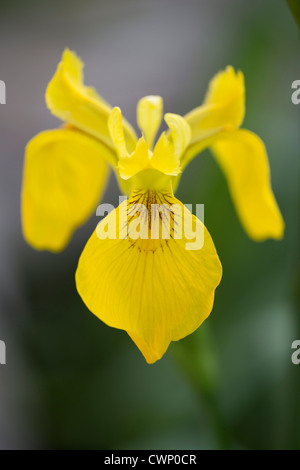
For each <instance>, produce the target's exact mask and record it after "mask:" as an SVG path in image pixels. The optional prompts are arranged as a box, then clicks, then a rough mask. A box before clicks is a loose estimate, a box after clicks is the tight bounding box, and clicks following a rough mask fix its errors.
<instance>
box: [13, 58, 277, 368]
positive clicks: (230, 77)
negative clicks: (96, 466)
mask: <svg viewBox="0 0 300 470" xmlns="http://www.w3.org/2000/svg"><path fill="white" fill-rule="evenodd" d="M82 71H83V63H82V62H81V60H80V59H79V57H77V56H76V55H75V54H74V53H73V52H71V51H70V50H65V52H64V53H63V56H62V60H61V62H60V63H59V65H58V68H57V71H56V73H55V75H54V77H53V78H52V80H51V82H50V83H49V85H48V88H47V91H46V103H47V106H48V108H49V109H50V111H51V112H52V113H53V114H54V115H55V116H57V117H58V118H59V119H61V120H62V121H63V122H64V125H63V126H62V127H61V128H59V129H55V130H48V131H45V132H41V133H40V134H38V135H37V136H36V137H34V138H33V139H32V140H31V141H30V142H29V143H28V145H27V147H26V155H25V164H24V176H23V189H22V224H23V233H24V237H25V239H26V240H27V242H28V243H29V244H30V245H31V246H33V247H34V248H36V249H47V250H50V251H53V252H58V251H60V250H62V249H63V248H64V247H65V246H66V244H67V243H68V241H69V239H70V237H71V235H72V233H73V232H74V230H75V229H76V228H77V227H78V226H80V225H81V224H83V223H84V222H85V221H86V220H87V219H88V217H89V216H90V215H91V214H92V213H93V211H94V210H95V208H96V206H97V204H98V203H99V199H100V197H101V194H102V193H103V190H104V188H105V184H106V181H107V178H108V174H109V167H112V168H113V170H114V171H115V174H116V176H117V179H118V182H119V185H120V188H121V189H122V191H123V192H124V193H125V194H128V195H129V199H128V200H125V201H124V202H123V203H122V204H121V205H120V206H119V207H118V208H117V209H115V210H114V211H112V212H110V214H109V215H108V216H107V217H106V218H104V219H103V220H102V221H101V222H100V223H99V225H98V227H97V229H96V230H95V232H94V233H93V235H92V236H91V238H90V240H89V241H88V243H87V245H86V247H85V248H84V250H83V253H82V255H81V257H80V260H79V264H78V269H77V272H76V284H77V289H78V292H79V294H80V295H81V297H82V299H83V301H84V302H85V304H86V305H87V307H88V308H89V309H90V310H91V311H92V312H93V313H94V314H95V315H96V316H97V317H99V318H100V319H101V320H102V321H104V322H105V323H106V324H107V325H109V326H112V327H115V328H119V329H123V330H125V331H127V333H128V334H129V335H130V337H131V338H132V339H133V341H134V342H135V343H136V345H137V346H138V348H139V349H140V350H141V352H142V354H143V355H144V357H145V359H146V361H147V362H148V363H153V362H155V361H157V360H158V359H160V358H161V357H162V356H163V354H164V353H165V351H166V350H167V348H168V346H169V344H170V342H171V341H176V340H179V339H181V338H183V337H185V336H186V335H188V334H190V333H192V332H193V331H194V330H195V329H197V328H198V327H199V326H200V324H201V323H202V322H203V321H204V320H205V319H206V318H207V317H208V315H209V314H210V312H211V309H212V305H213V300H214V292H215V289H216V287H217V286H218V284H219V282H220V280H221V276H222V267H221V263H220V260H219V258H218V255H217V252H216V249H215V246H214V244H213V241H212V239H211V237H210V235H209V233H208V231H207V230H206V228H205V227H204V226H203V225H202V223H201V222H200V221H199V220H198V219H196V217H195V216H192V215H191V213H190V212H188V214H189V217H190V219H191V220H192V221H193V223H198V224H201V226H202V228H203V231H204V244H203V247H202V248H201V249H198V250H187V249H186V246H185V242H186V239H185V238H184V237H176V236H175V232H176V230H177V227H176V226H175V223H174V221H173V225H172V227H171V236H170V237H169V239H165V238H163V237H162V236H161V235H160V237H159V238H158V239H155V240H149V239H142V238H141V239H140V240H136V239H133V238H132V237H131V236H129V237H125V238H122V237H109V236H108V237H106V238H103V237H102V239H101V237H99V236H98V235H99V233H100V232H105V230H106V227H107V226H109V223H110V222H111V221H113V218H114V217H116V216H117V215H119V214H120V212H121V210H122V209H124V208H125V213H126V217H128V219H130V208H132V206H133V205H134V204H136V203H142V204H144V205H145V206H146V207H150V205H151V204H157V205H158V206H160V205H162V204H165V205H166V206H167V207H171V205H173V204H177V205H178V206H179V207H181V208H183V204H182V203H181V202H180V201H178V200H177V199H176V198H175V197H174V191H175V189H176V188H177V185H178V182H179V178H180V174H181V172H182V171H183V170H184V168H185V167H186V165H187V164H188V163H189V162H190V160H191V159H192V158H194V157H195V156H196V155H198V154H199V153H200V152H201V151H202V150H203V149H205V148H207V147H209V148H210V149H211V150H212V153H213V155H214V157H215V158H216V160H217V162H218V163H219V164H220V166H221V168H222V170H223V171H224V174H225V176H226V178H227V180H228V184H229V188H230V193H231V196H232V200H233V203H234V205H235V207H236V210H237V212H238V215H239V217H240V220H241V223H242V224H243V226H244V229H245V230H246V232H247V233H248V235H249V236H250V237H251V238H253V239H254V240H257V241H261V240H265V239H267V238H275V239H280V238H281V237H282V235H283V231H284V223H283V220H282V217H281V214H280V211H279V209H278V206H277V203H276V200H275V198H274V195H273V192H272V189H271V184H270V174H269V166H268V158H267V154H266V150H265V147H264V144H263V142H262V141H261V140H260V138H259V137H258V136H257V135H255V134H253V133H252V132H250V131H248V130H245V129H240V126H241V123H242V121H243V118H244V113H245V88H244V77H243V74H242V73H241V72H238V73H236V72H235V71H234V69H233V68H232V67H227V68H226V69H225V70H224V71H222V72H220V73H218V74H217V75H216V76H215V77H214V78H213V80H212V81H211V83H210V85H209V89H208V92H207V95H206V97H205V100H204V103H203V104H202V106H200V107H198V108H196V109H194V110H193V111H191V112H190V113H188V114H187V115H186V116H184V117H181V116H179V115H176V114H170V113H169V114H165V115H164V119H165V121H166V124H167V126H168V130H167V131H166V132H163V133H162V134H161V136H160V137H159V139H158V140H157V142H156V144H155V145H154V143H155V137H156V133H157V131H158V129H159V128H160V125H161V121H162V116H163V103H162V99H161V97H159V96H146V97H144V98H142V99H141V100H140V101H139V103H138V106H137V122H138V126H139V128H140V130H141V132H142V137H141V138H140V139H138V138H137V136H136V133H135V131H134V129H133V128H132V127H131V125H130V124H129V123H128V122H127V121H126V120H125V119H123V118H122V115H121V111H120V109H119V108H111V106H110V105H109V104H107V103H106V102H105V101H104V100H103V99H102V98H101V97H100V96H99V95H98V94H97V92H96V91H95V90H94V89H93V88H90V87H86V86H85V85H84V84H83V73H82ZM150 210H151V209H150ZM183 210H184V209H183ZM131 218H132V217H131ZM140 223H141V225H143V222H141V220H140ZM160 223H161V222H160ZM145 224H148V221H147V222H146V221H145V222H144V225H145ZM145 228H146V231H147V230H148V228H149V227H148V226H147V227H144V229H145ZM141 232H142V227H141Z"/></svg>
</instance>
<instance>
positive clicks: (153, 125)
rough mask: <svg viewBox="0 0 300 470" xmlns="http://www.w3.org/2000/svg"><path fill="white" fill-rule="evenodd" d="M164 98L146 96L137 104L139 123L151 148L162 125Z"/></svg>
mask: <svg viewBox="0 0 300 470" xmlns="http://www.w3.org/2000/svg"><path fill="white" fill-rule="evenodd" d="M162 113H163V100H162V98H161V96H154V95H150V96H144V97H143V98H141V99H140V100H139V102H138V105H137V123H138V126H139V128H140V130H141V131H142V133H143V134H144V136H145V139H146V142H147V144H148V147H149V149H150V150H151V149H152V147H153V143H154V139H155V136H156V134H157V131H158V129H159V127H160V125H161V121H162Z"/></svg>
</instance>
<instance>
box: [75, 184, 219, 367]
mask: <svg viewBox="0 0 300 470" xmlns="http://www.w3.org/2000/svg"><path fill="white" fill-rule="evenodd" d="M136 204H140V205H142V207H143V208H144V209H142V210H141V209H139V216H138V217H139V219H138V222H139V225H140V238H136V237H135V236H134V235H133V232H134V231H135V228H136V222H137V220H136V218H135V217H133V216H132V210H133V208H134V206H135V205H136ZM152 204H154V205H155V204H157V205H158V207H159V208H162V207H165V210H166V213H168V211H169V213H170V207H171V205H173V204H175V205H177V206H176V207H177V209H178V208H179V210H184V209H183V205H182V204H181V203H180V201H178V200H177V199H175V198H174V196H173V195H172V193H156V192H153V191H144V192H141V193H137V192H134V193H133V194H132V196H131V198H130V199H129V200H128V201H124V202H123V203H122V204H121V205H120V206H119V207H118V208H117V209H116V210H114V211H112V212H111V213H110V214H109V215H108V216H107V217H106V218H105V219H103V220H102V221H101V222H100V223H99V225H98V227H97V229H96V230H95V232H94V233H93V235H92V236H91V238H90V240H89V241H88V243H87V245H86V247H85V249H84V251H83V253H82V255H81V257H80V260H79V264H78V268H77V272H76V284H77V290H78V292H79V294H80V296H81V297H82V299H83V301H84V303H85V304H86V305H87V307H88V308H89V309H90V310H91V312H93V313H94V314H95V315H96V316H97V317H98V318H99V319H101V320H102V321H103V322H105V323H106V324H107V325H109V326H112V327H115V328H119V329H123V330H126V331H127V332H128V334H129V335H130V336H131V338H132V339H133V341H134V342H135V343H136V345H137V346H138V348H139V349H140V350H141V352H142V354H143V355H144V357H145V359H146V361H147V362H148V363H153V362H155V361H157V360H158V359H160V358H161V357H162V356H163V354H164V353H165V351H166V350H167V348H168V345H169V344H170V342H171V341H177V340H179V339H181V338H183V337H185V336H186V335H188V334H190V333H192V332H193V331H194V330H195V329H197V328H198V327H199V326H200V324H201V323H202V322H203V321H204V320H205V319H206V318H207V316H208V315H209V314H210V312H211V309H212V305H213V300H214V291H215V289H216V287H217V285H218V284H219V282H220V279H221V272H222V268H221V264H220V261H219V258H218V255H217V253H216V250H215V247H214V244H213V242H212V239H211V237H210V235H209V233H208V231H207V230H206V229H205V228H204V226H203V224H202V223H201V222H200V221H199V219H197V221H195V219H196V218H195V216H192V215H191V213H189V212H188V215H187V220H188V221H189V222H190V221H191V220H192V221H193V223H194V224H195V222H196V225H197V226H199V225H200V227H202V229H203V231H204V232H203V233H204V245H203V247H202V248H201V249H196V250H193V249H187V246H186V243H187V238H186V235H185V234H184V235H183V236H182V237H181V238H177V235H178V234H179V233H180V230H179V229H178V226H177V224H175V222H174V223H173V226H172V228H171V230H170V232H169V234H170V237H169V239H168V238H167V237H163V236H162V234H160V236H159V237H158V238H155V237H153V238H149V237H148V238H146V239H145V238H144V236H145V233H146V234H147V233H148V235H149V231H151V230H152V227H153V226H155V221H156V223H158V224H159V225H160V229H161V228H162V226H164V224H165V222H164V221H165V219H164V217H158V215H157V213H156V217H154V218H153V219H152V218H151V214H152V210H154V209H151V207H154V206H152ZM149 212H150V213H151V214H149ZM122 214H123V215H122ZM174 214H175V212H174ZM119 219H120V220H121V221H122V222H117V223H116V220H117V221H119ZM124 220H125V221H126V222H125V225H126V223H127V225H128V224H129V228H128V233H129V236H128V237H126V235H125V236H124V232H122V237H121V236H118V235H117V237H115V238H113V237H114V234H115V233H117V234H118V233H119V229H120V227H121V231H122V229H123V228H124ZM171 220H176V219H172V217H171ZM149 221H151V222H149ZM130 223H134V229H133V228H132V227H131V226H130ZM185 223H186V222H184V224H185ZM187 223H188V222H187ZM152 224H154V225H152ZM116 227H117V228H116ZM126 233H127V230H126ZM181 233H182V232H181ZM184 233H185V232H184ZM97 234H98V236H97ZM103 234H104V236H103ZM105 234H106V237H107V238H105ZM176 234H177V235H176ZM99 237H100V238H99ZM188 238H190V237H188Z"/></svg>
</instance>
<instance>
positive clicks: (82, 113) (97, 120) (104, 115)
mask: <svg viewBox="0 0 300 470" xmlns="http://www.w3.org/2000/svg"><path fill="white" fill-rule="evenodd" d="M46 103H47V106H48V107H49V109H50V111H51V112H52V113H53V114H54V115H55V116H57V117H58V118H60V119H62V120H63V121H64V122H68V123H71V124H73V125H74V126H76V127H78V128H79V129H81V130H84V131H85V132H87V133H89V134H91V135H93V136H94V137H97V138H98V139H100V140H101V141H102V142H104V143H105V144H106V145H108V146H110V147H113V143H112V141H111V138H110V134H109V130H108V125H107V120H108V116H109V113H110V112H111V109H112V108H111V106H110V105H109V104H107V103H106V102H105V101H104V100H103V98H101V97H100V96H99V95H98V94H97V92H96V91H95V90H94V89H93V88H90V87H86V86H85V85H84V84H83V62H82V61H81V60H80V58H79V57H78V56H77V55H76V54H75V53H74V52H72V51H70V50H68V49H66V50H65V51H64V53H63V56H62V59H61V62H60V63H59V64H58V67H57V70H56V73H55V75H54V77H53V78H52V80H51V82H50V83H49V85H48V88H47V91H46ZM123 127H124V133H125V139H126V142H127V145H128V148H129V149H132V150H133V149H134V147H135V144H136V135H135V132H134V130H133V128H132V127H131V126H130V124H129V123H128V122H127V121H126V120H123Z"/></svg>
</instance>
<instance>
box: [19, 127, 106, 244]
mask: <svg viewBox="0 0 300 470" xmlns="http://www.w3.org/2000/svg"><path fill="white" fill-rule="evenodd" d="M111 158H113V155H112V152H111V150H110V149H108V148H107V147H106V146H105V145H104V144H101V143H100V142H99V141H97V140H96V139H94V138H92V137H89V136H87V135H86V134H84V133H82V132H80V131H77V130H74V129H56V130H51V131H45V132H42V133H40V134H38V135H37V136H36V137H34V138H33V139H32V140H31V141H30V142H29V143H28V145H27V147H26V153H25V163H24V174H23V189H22V223H23V233H24V237H25V239H26V240H27V242H28V243H29V244H30V245H32V246H33V247H34V248H36V249H39V250H43V249H46V250H50V251H54V252H57V251H60V250H62V249H63V248H64V247H65V246H66V244H67V243H68V241H69V239H70V237H71V235H72V233H73V231H74V229H75V228H77V227H78V226H79V225H81V224H82V223H84V222H85V221H86V219H87V218H88V217H89V216H90V215H91V213H92V212H93V210H94V209H95V207H96V205H97V202H98V201H99V198H100V196H101V193H102V192H103V190H104V188H105V183H106V180H107V176H108V165H107V163H106V161H105V160H109V159H111Z"/></svg>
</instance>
